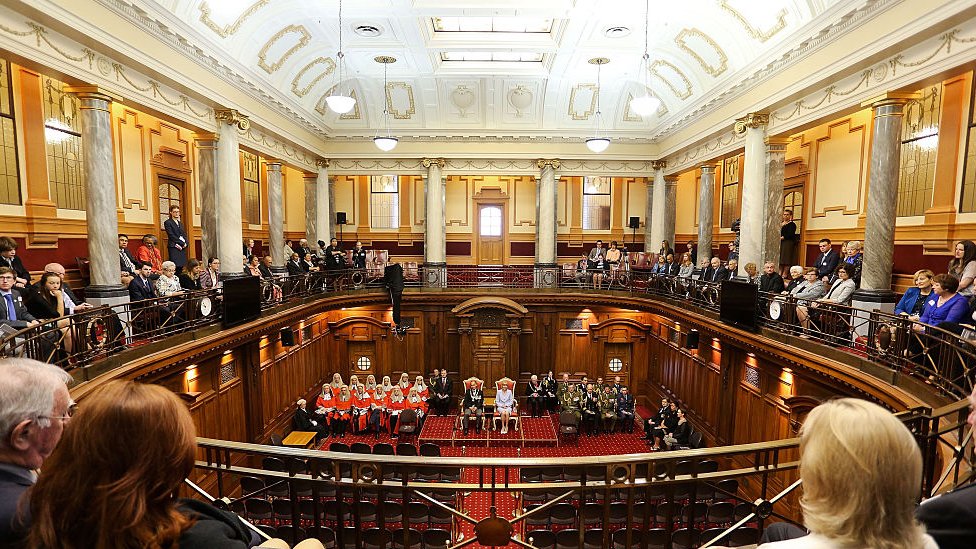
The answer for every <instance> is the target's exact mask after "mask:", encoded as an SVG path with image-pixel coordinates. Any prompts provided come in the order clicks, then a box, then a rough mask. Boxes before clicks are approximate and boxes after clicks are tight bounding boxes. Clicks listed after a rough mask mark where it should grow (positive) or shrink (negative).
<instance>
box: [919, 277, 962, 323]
mask: <svg viewBox="0 0 976 549" xmlns="http://www.w3.org/2000/svg"><path fill="white" fill-rule="evenodd" d="M958 288H959V279H958V278H956V277H954V276H952V275H950V274H938V275H935V278H933V279H932V293H933V294H935V295H934V296H930V297H929V298H928V299H926V301H925V308H924V309H923V310H922V316H920V317H919V319H918V322H919V323H917V324H914V325H912V329H913V330H915V331H916V332H922V331H925V326H926V325H927V326H938V325H939V324H941V323H943V322H962V321H963V320H964V319H965V318H966V317H967V316H969V300H968V299H966V298H965V297H963V295H962V294H960V293H958V292H957V291H956V290H957V289H958Z"/></svg>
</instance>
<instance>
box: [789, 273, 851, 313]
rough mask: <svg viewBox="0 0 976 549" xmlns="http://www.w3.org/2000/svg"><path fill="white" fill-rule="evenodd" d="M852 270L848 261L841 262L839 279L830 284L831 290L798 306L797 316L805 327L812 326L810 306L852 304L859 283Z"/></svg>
mask: <svg viewBox="0 0 976 549" xmlns="http://www.w3.org/2000/svg"><path fill="white" fill-rule="evenodd" d="M852 270H853V267H851V266H849V265H848V264H846V263H841V264H840V267H837V275H836V276H837V280H836V281H834V283H833V284H831V285H830V290H828V291H827V293H826V294H824V296H823V297H821V298H819V299H817V300H815V301H813V302H812V303H810V304H809V305H808V306H807V307H800V306H798V307H797V308H796V317H797V319H798V320H799V321H800V325H801V326H803V327H804V328H809V327H810V311H809V309H808V307H813V308H816V307H818V306H819V305H820V304H822V303H829V304H837V305H850V303H851V296H852V295H854V290H856V289H857V284H855V283H854V280H853V279H852V278H851V271H852Z"/></svg>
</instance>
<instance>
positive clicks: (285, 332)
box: [281, 328, 295, 347]
mask: <svg viewBox="0 0 976 549" xmlns="http://www.w3.org/2000/svg"><path fill="white" fill-rule="evenodd" d="M294 344H295V331H294V330H292V329H291V328H282V329H281V345H282V347H291V346H292V345H294Z"/></svg>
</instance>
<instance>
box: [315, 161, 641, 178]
mask: <svg viewBox="0 0 976 549" xmlns="http://www.w3.org/2000/svg"><path fill="white" fill-rule="evenodd" d="M444 160H445V163H444V167H443V172H442V173H443V174H444V175H447V174H465V175H475V174H507V175H530V176H534V177H538V176H539V175H540V173H541V172H540V167H539V160H538V159H535V158H518V159H512V158H447V159H444ZM651 171H652V169H651V161H650V160H646V161H645V160H584V159H569V160H566V159H563V158H560V159H559V168H558V170H557V172H558V175H559V176H572V175H606V174H608V173H613V174H614V175H615V176H616V175H620V176H636V177H646V176H647V175H648V174H649V173H651ZM389 173H396V174H399V175H426V174H427V168H425V167H424V163H423V159H422V158H404V159H371V158H332V159H331V165H330V167H329V175H375V174H389Z"/></svg>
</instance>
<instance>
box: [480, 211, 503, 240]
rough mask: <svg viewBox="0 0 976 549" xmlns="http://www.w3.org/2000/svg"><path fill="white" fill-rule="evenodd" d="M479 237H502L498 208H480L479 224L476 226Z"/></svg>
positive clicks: (500, 213)
mask: <svg viewBox="0 0 976 549" xmlns="http://www.w3.org/2000/svg"><path fill="white" fill-rule="evenodd" d="M478 232H480V233H481V236H501V235H502V209H501V208H499V207H498V206H485V207H484V208H481V223H479V224H478Z"/></svg>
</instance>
